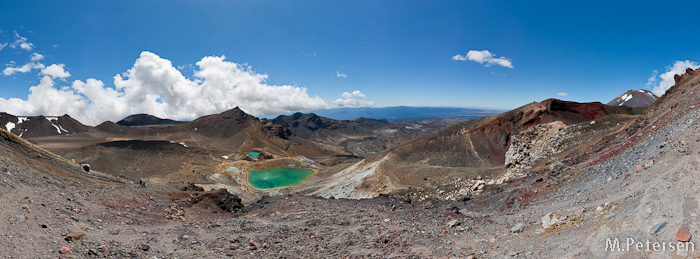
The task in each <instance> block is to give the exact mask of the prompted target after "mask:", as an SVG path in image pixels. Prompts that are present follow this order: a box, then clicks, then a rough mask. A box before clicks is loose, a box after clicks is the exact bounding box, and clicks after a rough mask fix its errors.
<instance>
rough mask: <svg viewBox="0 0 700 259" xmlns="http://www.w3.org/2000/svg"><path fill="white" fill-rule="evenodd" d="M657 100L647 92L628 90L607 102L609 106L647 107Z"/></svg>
mask: <svg viewBox="0 0 700 259" xmlns="http://www.w3.org/2000/svg"><path fill="white" fill-rule="evenodd" d="M657 98H659V97H658V96H656V95H655V94H653V93H652V92H649V91H647V90H634V89H630V90H627V91H625V92H624V93H622V94H621V95H619V96H618V97H616V98H615V99H612V101H610V102H608V105H610V106H627V107H648V106H649V105H651V104H652V103H654V101H656V99H657Z"/></svg>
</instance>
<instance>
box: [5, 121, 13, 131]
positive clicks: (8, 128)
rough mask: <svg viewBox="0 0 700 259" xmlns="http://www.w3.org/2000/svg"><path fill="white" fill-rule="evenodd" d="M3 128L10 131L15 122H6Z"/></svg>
mask: <svg viewBox="0 0 700 259" xmlns="http://www.w3.org/2000/svg"><path fill="white" fill-rule="evenodd" d="M5 128H6V129H7V131H9V132H12V129H14V128H15V124H14V123H12V122H8V123H7V124H5Z"/></svg>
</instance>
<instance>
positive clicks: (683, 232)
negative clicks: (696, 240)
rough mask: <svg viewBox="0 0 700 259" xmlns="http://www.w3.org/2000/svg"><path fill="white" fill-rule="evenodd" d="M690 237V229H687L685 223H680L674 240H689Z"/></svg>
mask: <svg viewBox="0 0 700 259" xmlns="http://www.w3.org/2000/svg"><path fill="white" fill-rule="evenodd" d="M691 237H692V235H690V230H688V227H686V226H685V225H682V226H681V227H680V228H679V229H678V233H676V240H678V241H682V242H688V241H690V238H691Z"/></svg>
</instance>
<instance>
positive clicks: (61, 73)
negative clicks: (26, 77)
mask: <svg viewBox="0 0 700 259" xmlns="http://www.w3.org/2000/svg"><path fill="white" fill-rule="evenodd" d="M65 66H66V65H64V64H51V65H50V66H48V67H45V68H43V69H41V74H42V75H47V76H51V77H52V78H66V77H69V76H70V73H68V71H66V70H65V69H64V67H65Z"/></svg>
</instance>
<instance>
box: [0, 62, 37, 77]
mask: <svg viewBox="0 0 700 259" xmlns="http://www.w3.org/2000/svg"><path fill="white" fill-rule="evenodd" d="M8 65H10V66H8V67H6V68H5V69H3V70H2V74H3V75H6V76H11V75H14V74H15V73H18V72H19V73H28V72H29V71H32V69H42V68H44V67H45V66H44V64H41V63H35V62H30V63H27V64H24V65H22V66H21V67H13V66H12V64H8Z"/></svg>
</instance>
